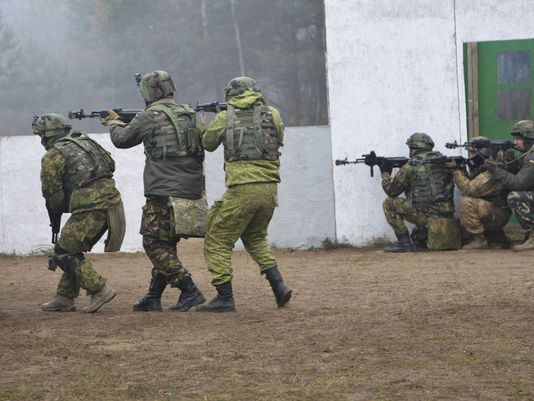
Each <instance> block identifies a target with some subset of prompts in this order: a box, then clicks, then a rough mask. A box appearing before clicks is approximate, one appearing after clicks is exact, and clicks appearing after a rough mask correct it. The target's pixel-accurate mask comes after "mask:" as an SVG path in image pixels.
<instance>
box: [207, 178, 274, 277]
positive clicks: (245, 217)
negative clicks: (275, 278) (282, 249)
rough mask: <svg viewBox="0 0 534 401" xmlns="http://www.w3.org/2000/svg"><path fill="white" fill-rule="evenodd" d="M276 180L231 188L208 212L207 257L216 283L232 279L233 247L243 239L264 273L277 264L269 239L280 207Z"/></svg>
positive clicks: (246, 247)
mask: <svg viewBox="0 0 534 401" xmlns="http://www.w3.org/2000/svg"><path fill="white" fill-rule="evenodd" d="M277 197H278V188H277V184H275V183H262V184H242V185H236V186H232V187H230V188H228V190H227V191H226V193H225V194H224V196H223V198H222V200H220V201H217V202H215V204H214V205H213V206H212V207H211V209H210V210H209V212H208V220H207V233H206V239H205V240H204V258H205V259H206V264H207V265H208V269H209V271H210V272H211V275H212V284H213V285H220V284H224V283H226V282H228V281H231V280H232V265H231V258H232V250H233V248H234V245H235V243H236V242H237V240H238V239H239V238H241V240H242V241H243V245H244V246H245V249H246V250H247V252H248V253H249V255H250V256H251V257H252V259H254V261H255V262H256V263H257V264H258V266H259V267H260V272H264V271H265V270H267V269H269V268H271V267H274V266H276V259H275V257H274V255H273V252H272V250H271V247H270V246H269V243H268V242H267V230H268V228H269V223H270V221H271V218H272V217H273V213H274V209H275V208H276V206H277Z"/></svg>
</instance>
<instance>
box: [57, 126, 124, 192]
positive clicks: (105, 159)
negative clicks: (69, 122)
mask: <svg viewBox="0 0 534 401" xmlns="http://www.w3.org/2000/svg"><path fill="white" fill-rule="evenodd" d="M52 148H54V149H57V150H58V151H59V152H60V153H61V154H62V155H63V157H65V161H66V169H65V172H64V173H63V177H62V178H63V188H64V191H65V196H66V198H67V203H68V201H69V200H70V196H71V194H72V191H74V190H75V189H76V188H81V187H83V186H84V185H86V184H88V183H89V182H91V181H93V180H96V179H97V178H111V177H113V172H114V171H115V162H114V161H113V159H112V158H111V155H110V153H109V152H108V151H107V150H105V149H104V148H103V147H102V146H100V145H99V144H98V143H96V142H95V141H93V140H92V139H91V138H89V137H87V136H85V135H83V134H82V133H80V132H73V133H71V134H68V135H67V136H65V137H63V138H61V139H60V140H59V141H58V142H56V143H55V144H54V145H53V146H52Z"/></svg>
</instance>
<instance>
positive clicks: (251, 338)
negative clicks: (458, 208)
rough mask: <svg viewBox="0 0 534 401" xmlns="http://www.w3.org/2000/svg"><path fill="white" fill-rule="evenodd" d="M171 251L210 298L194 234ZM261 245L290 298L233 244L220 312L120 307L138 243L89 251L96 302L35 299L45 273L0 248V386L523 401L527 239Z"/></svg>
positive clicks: (532, 283) (383, 400) (529, 365)
mask: <svg viewBox="0 0 534 401" xmlns="http://www.w3.org/2000/svg"><path fill="white" fill-rule="evenodd" d="M179 254H180V255H181V258H182V260H183V262H184V264H186V266H188V268H189V269H190V270H191V272H192V273H193V277H194V279H195V281H196V282H197V284H198V285H199V287H200V288H201V289H202V290H203V291H204V293H205V295H206V296H207V297H208V298H211V297H213V296H214V294H215V291H214V289H213V287H211V285H210V279H209V273H208V272H207V270H206V268H205V265H204V261H203V258H202V241H201V240H189V241H185V242H183V243H181V244H180V245H179ZM276 256H277V258H278V261H279V265H280V268H281V271H282V273H283V274H284V277H285V279H286V282H287V283H288V284H289V285H290V286H291V287H292V288H293V290H294V298H293V300H292V301H291V304H290V306H289V307H287V308H283V309H277V308H276V304H275V302H274V298H273V296H272V293H271V291H270V288H269V286H268V283H267V281H266V280H265V279H264V278H263V277H262V276H260V275H259V274H258V269H257V267H256V266H255V265H254V263H253V262H252V260H251V259H250V258H249V257H248V256H247V255H246V254H245V253H243V252H237V253H236V254H235V257H234V266H235V272H234V273H235V277H234V297H235V301H236V307H237V309H238V310H237V312H236V313H226V314H204V313H198V312H195V311H189V312H186V313H177V312H171V311H168V310H165V311H163V312H155V313H140V312H132V311H131V305H132V304H133V303H134V302H135V301H136V300H137V299H139V298H140V297H141V296H143V295H144V293H145V290H146V287H147V284H148V276H149V262H148V259H147V258H146V256H145V255H143V254H111V255H91V258H92V260H93V261H94V264H95V268H96V269H97V270H98V271H99V272H100V273H102V274H103V275H105V276H107V277H108V278H109V282H110V284H111V285H112V286H113V287H114V288H115V289H116V290H117V292H118V296H117V297H116V298H115V299H114V300H113V301H112V302H110V303H109V304H106V305H105V306H104V307H103V308H102V309H101V310H100V311H99V312H98V313H96V314H84V313H81V312H72V313H45V312H42V311H41V310H40V304H41V303H43V302H46V301H48V300H49V299H50V298H51V296H52V295H53V294H54V291H55V286H56V284H57V281H58V280H59V271H58V272H56V273H51V272H49V271H47V270H46V267H45V266H46V257H42V256H41V257H24V258H22V257H3V258H0V307H1V308H2V310H3V313H2V317H0V369H1V372H0V400H1V401H7V400H10V401H15V400H21V401H32V400H50V401H51V400H60V401H74V400H80V401H82V400H83V401H93V400H94V401H96V400H98V401H100V400H120V401H122V400H147V401H160V400H173V401H174V400H191V401H193V400H197V401H211V400H247V401H249V400H329V401H330V400H366V401H367V400H371V401H393V400H401V401H404V400H406V401H413V400H454V401H461V400H484V401H491V400H499V401H502V400H517V401H533V400H534V268H533V263H532V259H533V256H534V252H526V253H523V254H520V253H513V252H512V251H491V250H490V251H470V252H468V251H455V252H418V253H413V254H401V255H392V254H385V253H383V252H382V251H381V250H380V249H363V250H362V249H351V248H342V249H334V250H320V251H313V250H311V251H295V252H292V251H277V252H276ZM177 297H178V290H176V289H167V290H166V292H165V294H164V300H163V303H164V305H165V306H166V307H167V306H169V305H171V304H172V303H174V302H175V301H176V299H177ZM86 304H87V297H86V296H85V294H84V295H81V296H80V297H79V298H78V300H77V305H78V308H79V309H81V308H82V307H83V306H84V305H86Z"/></svg>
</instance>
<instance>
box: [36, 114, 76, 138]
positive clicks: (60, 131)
mask: <svg viewBox="0 0 534 401" xmlns="http://www.w3.org/2000/svg"><path fill="white" fill-rule="evenodd" d="M71 128H72V126H71V125H70V124H69V122H68V120H67V119H66V118H65V117H64V116H62V115H61V114H54V113H48V114H44V115H42V116H41V117H39V116H34V117H33V123H32V130H33V133H34V134H35V135H39V136H40V137H43V138H50V137H53V136H57V135H64V134H66V133H68V132H69V131H70V129H71Z"/></svg>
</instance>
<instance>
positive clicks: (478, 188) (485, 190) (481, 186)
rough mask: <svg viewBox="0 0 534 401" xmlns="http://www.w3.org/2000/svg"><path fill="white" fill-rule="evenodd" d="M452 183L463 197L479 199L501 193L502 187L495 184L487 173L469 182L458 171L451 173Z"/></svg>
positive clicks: (497, 183)
mask: <svg viewBox="0 0 534 401" xmlns="http://www.w3.org/2000/svg"><path fill="white" fill-rule="evenodd" d="M452 174H453V178H454V183H455V184H456V186H457V187H458V189H459V190H460V192H461V193H462V195H464V196H471V197H473V198H481V197H484V196H491V195H497V194H499V193H501V192H502V191H503V189H504V188H503V186H502V185H501V184H500V183H499V182H497V181H496V180H495V179H493V177H492V176H491V174H490V173H489V171H485V172H483V173H481V174H479V175H477V176H476V177H475V178H473V179H472V180H470V179H469V178H467V177H466V176H465V175H463V174H462V172H461V171H460V170H454V171H453V173H452Z"/></svg>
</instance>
